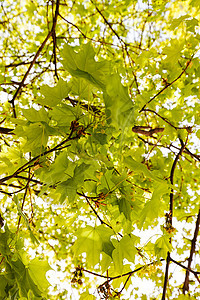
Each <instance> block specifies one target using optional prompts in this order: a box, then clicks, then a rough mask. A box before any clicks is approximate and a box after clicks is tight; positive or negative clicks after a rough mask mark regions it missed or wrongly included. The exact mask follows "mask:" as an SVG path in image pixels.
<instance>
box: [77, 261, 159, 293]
mask: <svg viewBox="0 0 200 300" xmlns="http://www.w3.org/2000/svg"><path fill="white" fill-rule="evenodd" d="M160 261H164V259H161V260H160ZM160 261H153V262H151V263H149V264H146V265H143V266H141V267H139V268H137V269H135V270H133V271H130V272H127V273H124V274H121V275H117V276H108V272H107V275H101V274H98V273H95V272H92V271H89V270H86V269H84V268H82V267H79V269H80V270H81V271H83V272H86V273H88V274H91V275H94V276H98V277H101V278H105V279H106V281H105V282H104V283H103V284H101V285H100V286H99V288H98V289H100V288H101V287H103V286H108V284H109V283H110V282H111V281H113V280H115V279H119V278H122V277H126V276H127V279H126V281H125V283H124V285H123V287H122V288H121V290H120V291H119V292H115V293H117V295H120V294H121V293H122V291H123V290H124V288H125V286H126V284H127V283H128V281H129V279H130V278H131V276H132V275H133V274H135V273H137V272H139V271H140V270H142V269H146V268H147V267H149V266H152V265H154V264H156V263H158V262H160Z"/></svg>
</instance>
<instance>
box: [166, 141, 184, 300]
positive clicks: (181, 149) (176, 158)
mask: <svg viewBox="0 0 200 300" xmlns="http://www.w3.org/2000/svg"><path fill="white" fill-rule="evenodd" d="M187 140H188V137H187V139H186V142H185V144H184V143H183V141H182V140H181V139H180V142H181V148H180V150H179V152H178V154H177V155H176V157H175V160H174V162H173V165H172V168H171V172H170V183H171V185H172V186H173V184H174V172H175V168H176V165H177V162H178V159H179V157H180V156H181V154H182V152H183V150H184V149H185V146H186V144H187ZM173 202H174V189H173V188H171V192H170V208H169V214H168V215H169V225H170V226H171V227H172V217H173V204H174V203H173ZM170 243H171V238H170ZM169 265H170V252H169V251H168V253H167V260H166V268H165V279H164V285H163V293H162V300H165V297H166V291H167V283H168V278H169Z"/></svg>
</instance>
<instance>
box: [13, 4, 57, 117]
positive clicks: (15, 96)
mask: <svg viewBox="0 0 200 300" xmlns="http://www.w3.org/2000/svg"><path fill="white" fill-rule="evenodd" d="M59 2H60V0H57V2H56V10H55V15H54V17H53V25H52V28H51V31H50V32H49V33H48V34H47V36H46V38H45V39H44V41H43V43H42V44H41V46H40V47H39V49H38V51H37V52H36V54H35V56H34V58H33V60H32V62H31V63H30V66H29V68H28V70H27V71H26V73H25V75H24V77H23V78H22V81H21V82H20V84H19V86H18V88H17V90H16V92H15V94H14V96H13V98H12V100H10V101H9V102H10V103H11V104H12V107H13V115H14V117H15V118H16V110H15V99H16V98H17V96H18V95H19V93H20V91H21V89H22V87H23V85H24V82H25V80H26V78H27V77H28V75H29V73H30V71H31V69H32V67H33V66H34V64H35V62H36V60H37V58H38V56H39V55H40V53H41V51H42V50H43V48H44V46H45V45H46V43H47V41H48V40H49V38H50V37H51V36H52V34H53V32H54V31H55V28H56V23H57V17H58V13H59Z"/></svg>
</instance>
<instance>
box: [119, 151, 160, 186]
mask: <svg viewBox="0 0 200 300" xmlns="http://www.w3.org/2000/svg"><path fill="white" fill-rule="evenodd" d="M124 164H125V165H126V166H127V167H128V168H130V169H131V170H132V171H133V172H134V173H140V172H142V173H143V174H144V175H145V176H146V177H148V178H151V179H153V180H155V181H161V180H160V179H159V178H158V177H156V176H155V175H154V174H153V173H152V172H151V171H149V170H148V169H147V167H146V166H145V165H144V164H142V163H140V162H137V161H136V160H135V159H133V158H132V157H131V156H127V157H125V158H124Z"/></svg>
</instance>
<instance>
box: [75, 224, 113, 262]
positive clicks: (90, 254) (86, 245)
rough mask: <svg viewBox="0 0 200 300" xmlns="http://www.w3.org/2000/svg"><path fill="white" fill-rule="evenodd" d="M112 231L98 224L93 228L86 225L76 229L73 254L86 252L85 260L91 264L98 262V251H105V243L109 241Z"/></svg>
mask: <svg viewBox="0 0 200 300" xmlns="http://www.w3.org/2000/svg"><path fill="white" fill-rule="evenodd" d="M112 234H113V231H112V230H111V229H110V228H108V227H105V225H100V226H97V227H95V228H93V227H92V226H86V227H85V228H83V229H80V230H78V231H77V234H76V235H77V240H76V242H75V244H74V246H73V249H74V251H75V255H78V254H82V253H84V252H85V253H86V255H87V262H88V263H89V264H91V265H92V266H95V265H96V264H97V263H99V260H100V252H101V251H105V244H106V243H109V242H110V236H111V235H112Z"/></svg>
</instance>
